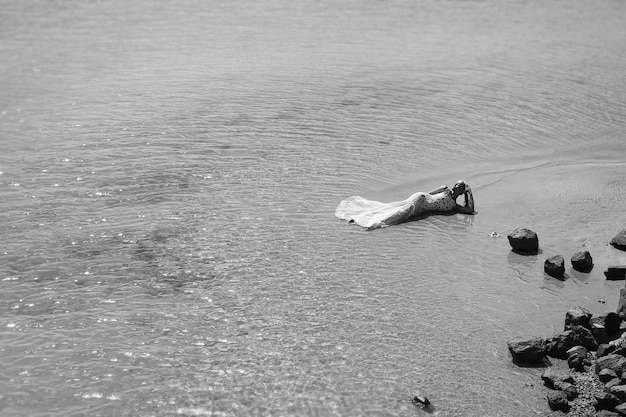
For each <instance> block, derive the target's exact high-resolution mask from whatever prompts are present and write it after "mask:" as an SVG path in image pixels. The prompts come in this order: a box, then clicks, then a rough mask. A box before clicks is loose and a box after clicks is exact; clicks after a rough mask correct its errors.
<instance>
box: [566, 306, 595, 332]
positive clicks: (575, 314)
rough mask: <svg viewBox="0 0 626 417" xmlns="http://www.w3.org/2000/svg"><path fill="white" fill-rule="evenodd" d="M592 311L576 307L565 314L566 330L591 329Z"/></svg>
mask: <svg viewBox="0 0 626 417" xmlns="http://www.w3.org/2000/svg"><path fill="white" fill-rule="evenodd" d="M591 316H592V314H591V311H589V310H587V309H586V308H583V307H580V306H576V307H574V308H572V309H570V310H568V311H567V313H565V330H570V329H571V328H572V326H583V327H586V328H588V329H590V328H591Z"/></svg>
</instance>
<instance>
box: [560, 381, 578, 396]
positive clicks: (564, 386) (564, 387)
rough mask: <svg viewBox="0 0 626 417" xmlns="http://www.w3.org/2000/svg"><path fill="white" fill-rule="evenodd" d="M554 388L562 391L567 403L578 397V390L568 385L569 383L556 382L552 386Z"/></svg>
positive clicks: (574, 386)
mask: <svg viewBox="0 0 626 417" xmlns="http://www.w3.org/2000/svg"><path fill="white" fill-rule="evenodd" d="M554 388H555V389H557V390H559V391H563V393H564V394H565V396H566V397H567V400H568V401H572V400H573V399H574V398H576V397H578V388H576V385H574V384H570V383H569V382H563V381H557V382H556V383H555V384H554Z"/></svg>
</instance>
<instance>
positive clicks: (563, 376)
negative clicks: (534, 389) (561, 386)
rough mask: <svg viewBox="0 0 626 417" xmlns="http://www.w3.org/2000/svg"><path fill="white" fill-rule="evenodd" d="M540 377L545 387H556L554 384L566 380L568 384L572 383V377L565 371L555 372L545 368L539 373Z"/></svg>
mask: <svg viewBox="0 0 626 417" xmlns="http://www.w3.org/2000/svg"><path fill="white" fill-rule="evenodd" d="M541 379H542V380H543V383H544V384H546V387H548V388H553V389H556V384H557V383H559V382H566V383H568V384H573V383H574V377H572V376H571V375H570V374H569V373H566V372H555V371H553V370H552V369H547V370H546V371H545V372H544V373H543V374H541Z"/></svg>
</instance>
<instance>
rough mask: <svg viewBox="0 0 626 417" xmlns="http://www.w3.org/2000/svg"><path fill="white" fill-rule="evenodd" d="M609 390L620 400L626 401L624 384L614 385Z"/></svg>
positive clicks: (625, 386)
mask: <svg viewBox="0 0 626 417" xmlns="http://www.w3.org/2000/svg"><path fill="white" fill-rule="evenodd" d="M609 392H610V393H611V394H613V395H615V396H616V397H617V399H618V400H620V401H621V402H624V401H626V385H615V386H614V387H611V389H610V390H609Z"/></svg>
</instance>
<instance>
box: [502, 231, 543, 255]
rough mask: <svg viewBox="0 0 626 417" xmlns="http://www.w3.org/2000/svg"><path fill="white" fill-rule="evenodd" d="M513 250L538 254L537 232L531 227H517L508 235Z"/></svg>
mask: <svg viewBox="0 0 626 417" xmlns="http://www.w3.org/2000/svg"><path fill="white" fill-rule="evenodd" d="M507 238H508V239H509V244H510V245H511V247H512V248H513V251H515V252H518V253H521V254H536V253H537V252H539V239H538V238H537V233H535V232H533V231H532V230H529V229H523V228H522V229H515V230H513V231H512V232H511V233H509V234H508V235H507Z"/></svg>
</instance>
